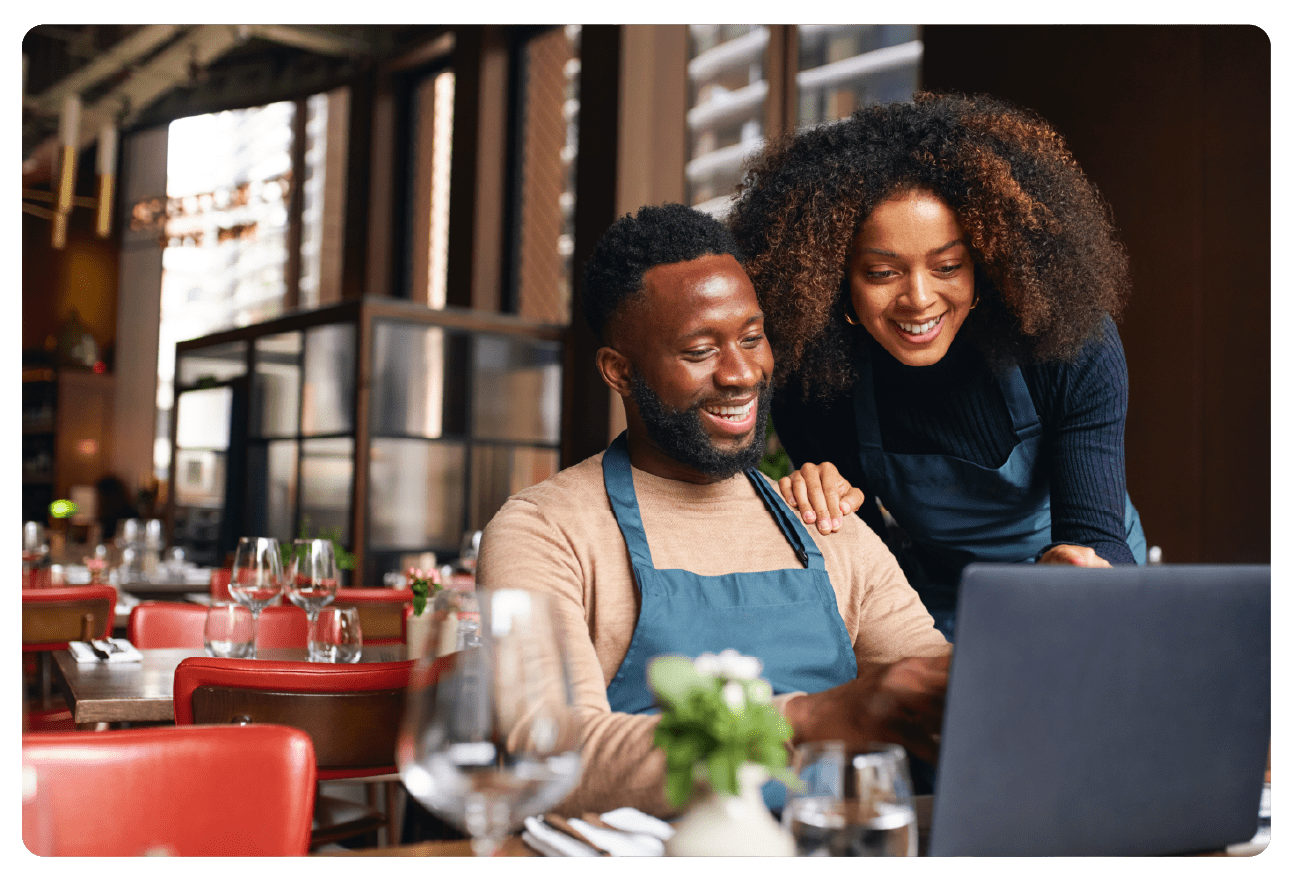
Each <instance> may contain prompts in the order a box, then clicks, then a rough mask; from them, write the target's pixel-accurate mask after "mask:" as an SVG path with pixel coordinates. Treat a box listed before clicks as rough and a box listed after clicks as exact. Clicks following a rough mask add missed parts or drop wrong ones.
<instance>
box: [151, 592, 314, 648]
mask: <svg viewBox="0 0 1293 881" xmlns="http://www.w3.org/2000/svg"><path fill="white" fill-rule="evenodd" d="M206 620H207V607H206V606H200V605H198V604H197V603H161V602H144V603H140V604H139V605H137V606H135V607H134V608H133V609H131V610H130V620H129V621H127V623H126V636H127V637H128V638H129V639H130V642H131V643H132V644H134V646H135V647H136V648H141V649H167V648H199V649H200V648H202V647H203V645H205V643H204V642H203V630H204V628H205V627H206ZM309 632H310V621H309V618H308V617H307V616H306V614H305V612H304V611H303V610H301V609H298V608H297V607H296V606H269V607H267V608H265V609H262V610H261V613H260V621H259V624H258V625H257V627H256V645H257V646H258V647H260V648H265V649H281V648H304V647H305V644H306V641H307V640H308V639H309Z"/></svg>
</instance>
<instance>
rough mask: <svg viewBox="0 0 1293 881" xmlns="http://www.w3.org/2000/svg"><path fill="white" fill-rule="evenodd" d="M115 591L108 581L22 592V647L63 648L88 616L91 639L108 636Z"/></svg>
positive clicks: (28, 649) (27, 649) (76, 635)
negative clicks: (92, 637)
mask: <svg viewBox="0 0 1293 881" xmlns="http://www.w3.org/2000/svg"><path fill="white" fill-rule="evenodd" d="M116 605H117V590H116V588H114V587H113V586H112V585H110V584H76V585H59V586H57V587H38V588H32V589H30V590H24V591H23V592H22V650H23V651H25V652H36V651H54V650H56V649H65V648H67V644H68V643H69V642H73V641H75V640H78V639H80V638H81V635H82V634H81V629H82V620H83V619H84V617H85V616H86V615H90V617H91V627H90V632H91V633H93V634H94V638H95V639H107V638H108V637H110V636H112V622H113V615H114V612H115V609H116Z"/></svg>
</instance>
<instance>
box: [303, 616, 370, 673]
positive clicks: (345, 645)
mask: <svg viewBox="0 0 1293 881" xmlns="http://www.w3.org/2000/svg"><path fill="white" fill-rule="evenodd" d="M316 632H317V634H318V643H317V644H316V645H314V646H312V652H313V656H312V657H311V658H310V660H311V661H330V662H332V663H334V664H354V663H356V662H357V661H358V660H359V659H360V658H361V657H362V656H363V653H364V634H363V631H362V629H361V628H360V626H359V610H358V609H356V608H355V607H354V606H333V607H332V608H330V609H324V610H323V613H322V614H321V615H320V616H319V621H318V627H317V629H316Z"/></svg>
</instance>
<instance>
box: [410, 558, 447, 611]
mask: <svg viewBox="0 0 1293 881" xmlns="http://www.w3.org/2000/svg"><path fill="white" fill-rule="evenodd" d="M404 579H405V580H406V581H407V582H408V585H409V589H410V590H412V591H413V614H414V615H421V614H422V612H423V610H424V609H426V607H427V600H428V599H430V598H431V597H433V596H435V595H436V594H437V593H439V592H440V590H441V589H443V587H444V585H442V584H441V583H440V582H439V581H437V580H436V571H435V570H434V569H431V570H429V571H423V570H421V569H414V568H412V567H410V568H409V569H408V570H406V571H405V573H404Z"/></svg>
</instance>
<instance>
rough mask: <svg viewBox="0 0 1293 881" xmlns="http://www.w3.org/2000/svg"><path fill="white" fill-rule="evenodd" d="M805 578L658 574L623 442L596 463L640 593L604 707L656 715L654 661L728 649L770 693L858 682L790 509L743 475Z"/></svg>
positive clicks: (806, 539)
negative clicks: (759, 672) (747, 661)
mask: <svg viewBox="0 0 1293 881" xmlns="http://www.w3.org/2000/svg"><path fill="white" fill-rule="evenodd" d="M746 476H747V477H748V478H749V480H750V483H752V484H753V485H754V488H755V490H756V491H757V492H758V493H759V496H760V498H762V500H763V503H764V505H765V506H766V507H767V509H768V511H769V512H770V513H771V514H772V516H773V518H774V519H775V520H776V522H777V526H778V527H779V528H780V530H781V533H782V535H784V536H785V538H786V540H787V541H788V542H789V543H790V545H791V546H792V547H793V548H794V549H795V554H796V556H798V557H799V560H800V562H801V563H802V564H803V566H804V568H802V569H799V568H796V569H776V570H771V571H767V572H734V573H730V574H726V575H699V574H697V573H695V572H689V571H687V570H685V569H656V568H655V566H654V565H653V564H652V561H651V549H650V547H649V545H648V544H647V538H646V531H645V530H644V529H643V526H642V516H641V513H640V511H639V509H638V502H637V492H636V491H635V490H634V488H633V472H632V468H631V467H630V465H629V454H628V444H627V442H626V440H625V436H624V435H623V434H621V435H620V436H619V437H617V438H616V439H615V440H614V441H613V442H612V443H611V445H610V447H609V448H608V449H607V451H606V454H605V455H604V456H603V457H602V477H603V480H604V482H605V484H606V493H607V495H608V496H609V498H610V502H611V509H612V511H613V512H614V514H615V519H616V521H617V522H618V523H619V527H620V532H621V533H622V534H623V535H624V542H625V544H626V545H627V546H628V551H629V559H630V561H631V563H632V565H633V577H634V579H635V581H636V582H637V586H638V590H639V592H640V593H641V600H642V606H641V610H640V611H639V613H638V620H637V626H636V627H635V628H634V630H633V638H632V641H631V642H630V643H629V648H628V652H627V653H626V654H625V656H624V661H623V662H622V663H621V664H620V667H619V670H617V671H616V673H615V677H614V678H613V679H612V680H611V683H610V685H608V686H607V687H606V697H607V700H609V702H610V705H611V710H613V711H614V712H617V713H653V712H658V711H659V708H658V707H657V706H656V703H655V697H654V695H653V694H652V693H651V690H650V688H649V687H648V686H647V679H646V670H647V664H648V663H649V662H650V660H651V659H652V658H654V657H657V656H660V655H682V656H685V657H690V658H694V657H696V656H697V655H700V654H702V653H704V652H711V653H714V654H717V653H719V652H721V651H723V650H724V649H729V648H731V649H735V650H736V651H738V652H740V653H741V654H743V655H751V656H753V657H756V658H758V659H759V660H760V661H762V662H763V676H764V678H766V679H767V680H768V682H769V684H770V685H771V686H772V690H773V693H775V694H784V693H786V692H791V691H804V692H810V693H811V692H817V691H824V690H825V689H827V688H831V687H833V686H836V685H839V684H840V683H842V682H847V681H848V680H850V679H853V678H855V677H856V676H857V659H856V657H855V656H854V654H853V643H852V641H851V640H850V639H849V635H848V630H847V629H846V627H845V626H844V619H843V618H841V617H840V612H839V605H838V603H837V602H836V599H835V590H834V589H833V588H832V587H831V582H830V577H829V576H828V575H827V573H826V564H825V562H824V560H823V558H822V553H821V551H820V550H818V549H817V545H816V544H815V543H814V542H813V540H812V538H811V536H809V535H808V532H807V530H806V529H804V527H803V526H802V525H801V524H800V523H799V519H798V518H797V517H796V516H794V514H793V513H792V512H791V511H790V509H789V508H788V507H787V506H786V504H785V502H783V501H782V499H781V497H780V495H779V494H777V493H776V492H774V491H773V490H772V488H771V487H770V486H769V485H768V483H767V481H765V480H764V479H763V478H762V477H761V476H760V475H759V474H758V472H755V471H749V472H746ZM784 797H785V788H784V786H782V785H781V784H780V783H779V782H777V781H770V782H769V783H768V784H766V785H765V786H764V799H765V801H767V802H768V805H769V807H771V808H773V809H774V810H776V809H779V808H780V807H781V805H782V804H784Z"/></svg>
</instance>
